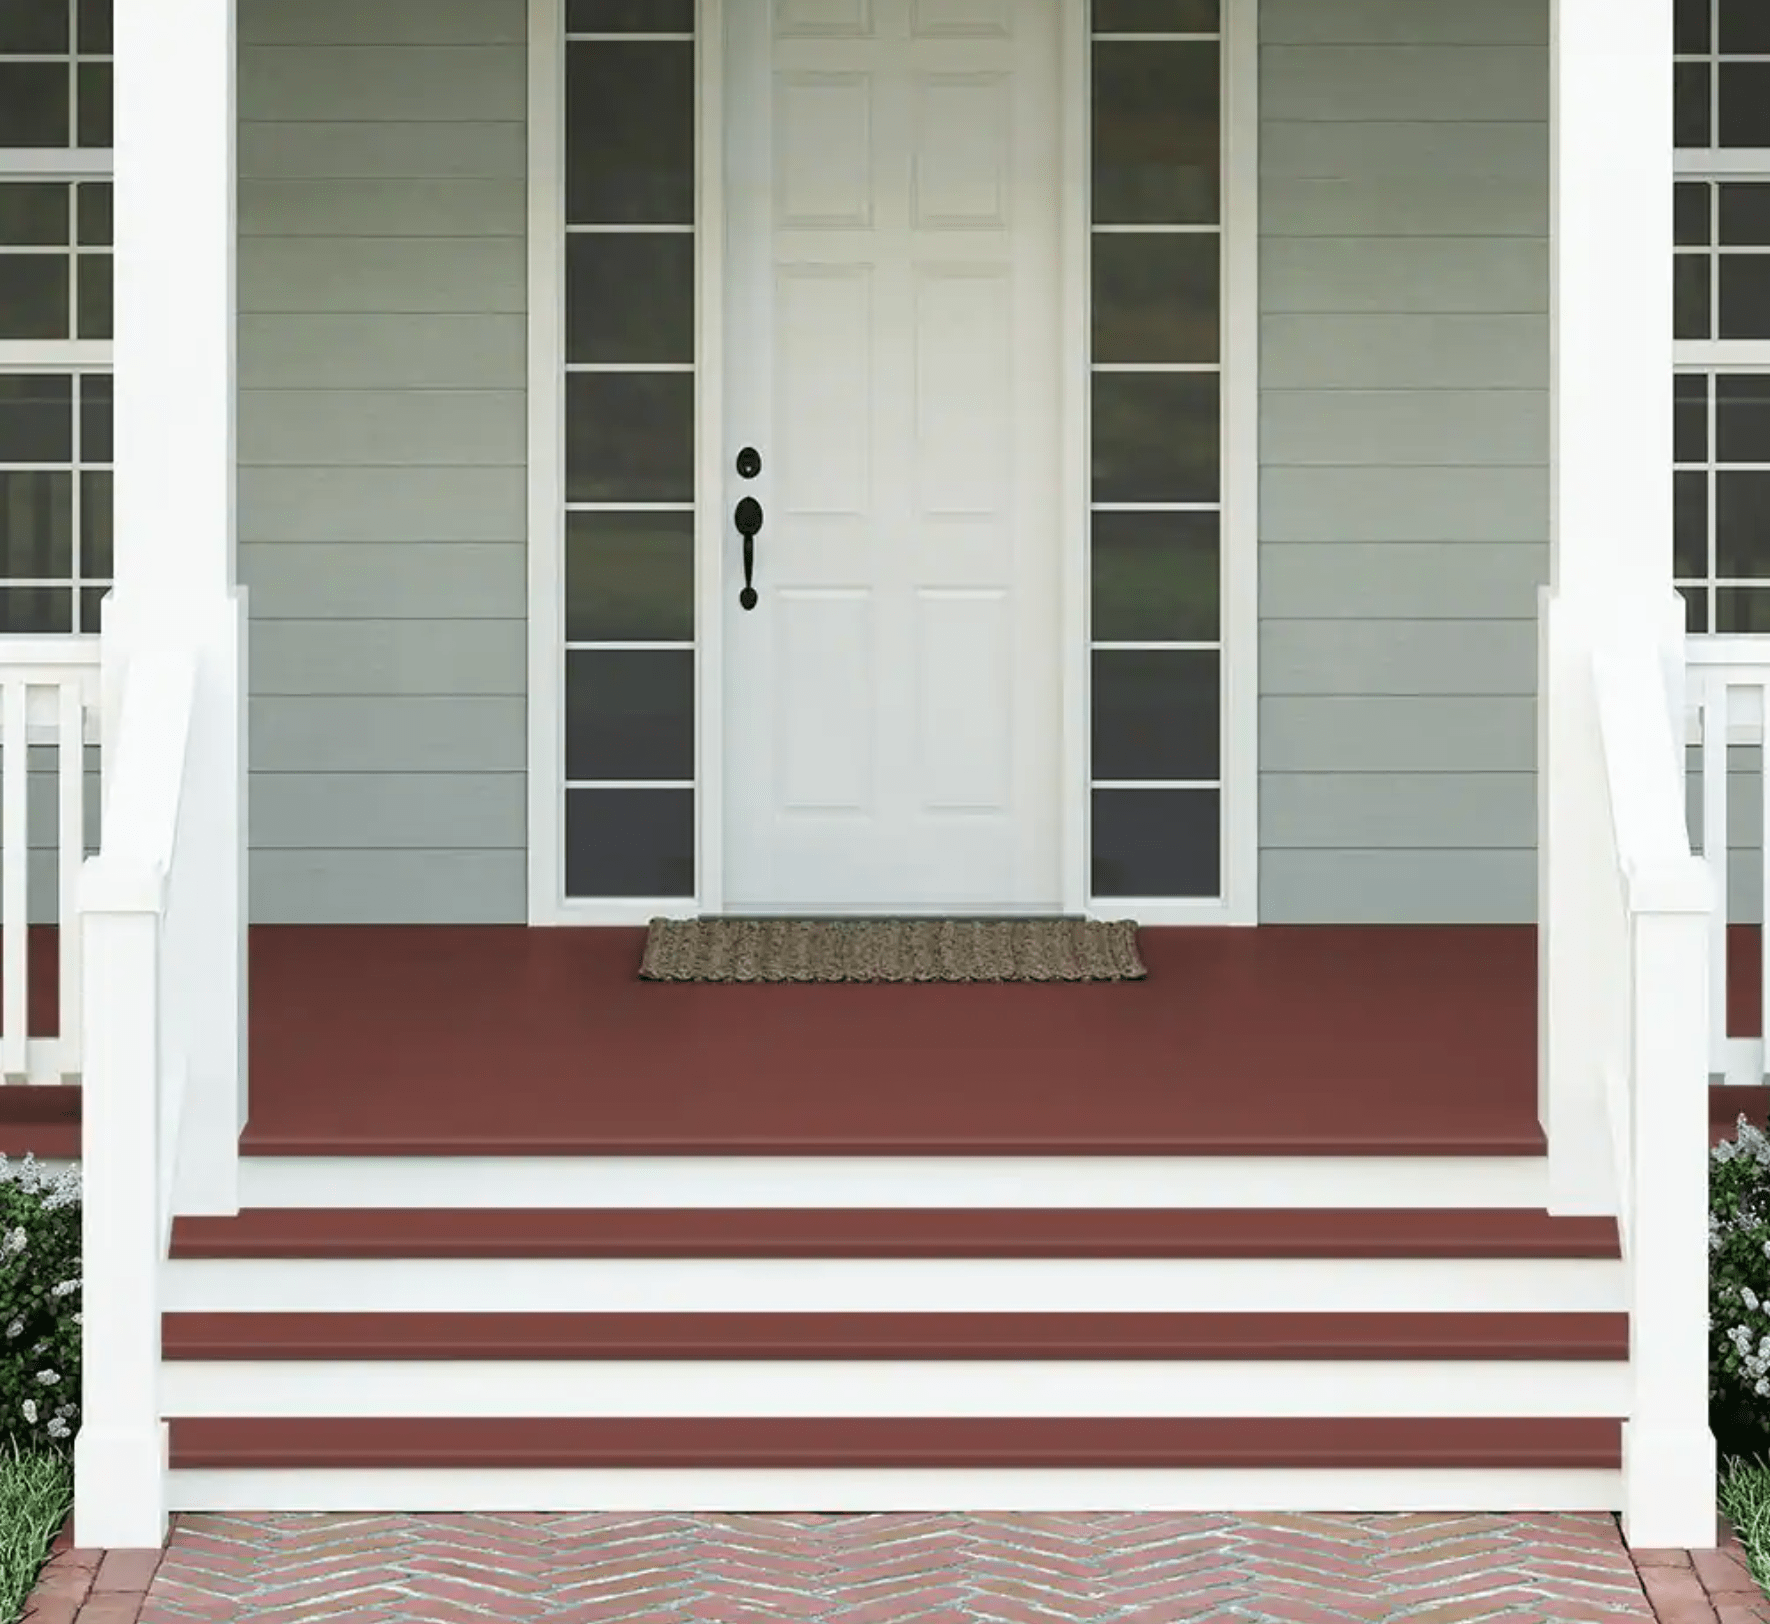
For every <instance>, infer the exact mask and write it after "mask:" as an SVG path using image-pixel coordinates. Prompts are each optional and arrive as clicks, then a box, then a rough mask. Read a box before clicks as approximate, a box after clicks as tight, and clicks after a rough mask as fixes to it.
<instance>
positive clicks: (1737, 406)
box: [1715, 373, 1770, 462]
mask: <svg viewBox="0 0 1770 1624" xmlns="http://www.w3.org/2000/svg"><path fill="white" fill-rule="evenodd" d="M1715 460H1716V461H1717V462H1770V377H1766V376H1762V375H1758V376H1753V375H1751V374H1749V373H1723V374H1722V375H1721V376H1720V377H1718V378H1716V379H1715Z"/></svg>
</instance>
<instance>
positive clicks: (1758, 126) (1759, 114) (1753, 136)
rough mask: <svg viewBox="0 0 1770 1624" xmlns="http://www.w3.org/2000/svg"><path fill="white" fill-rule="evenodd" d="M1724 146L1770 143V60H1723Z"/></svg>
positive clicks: (1722, 110) (1722, 141) (1722, 105)
mask: <svg viewBox="0 0 1770 1624" xmlns="http://www.w3.org/2000/svg"><path fill="white" fill-rule="evenodd" d="M1720 71H1721V132H1720V133H1721V139H1720V142H1719V145H1721V146H1723V147H1770V62H1723V63H1722V64H1721V65H1720Z"/></svg>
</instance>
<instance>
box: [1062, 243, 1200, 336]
mask: <svg viewBox="0 0 1770 1624" xmlns="http://www.w3.org/2000/svg"><path fill="white" fill-rule="evenodd" d="M1220 250H1221V244H1220V241H1219V238H1218V235H1217V233H1216V232H1214V231H1209V232H1177V233H1172V232H1161V233H1153V232H1142V231H1133V232H1096V233H1095V234H1094V279H1093V284H1094V285H1093V291H1092V299H1093V304H1094V350H1093V354H1094V359H1095V360H1096V361H1193V362H1209V361H1215V360H1216V359H1217V356H1218V350H1219V343H1218V334H1219V323H1220V317H1219V314H1218V298H1219V290H1218V280H1219V272H1218V259H1219V255H1220Z"/></svg>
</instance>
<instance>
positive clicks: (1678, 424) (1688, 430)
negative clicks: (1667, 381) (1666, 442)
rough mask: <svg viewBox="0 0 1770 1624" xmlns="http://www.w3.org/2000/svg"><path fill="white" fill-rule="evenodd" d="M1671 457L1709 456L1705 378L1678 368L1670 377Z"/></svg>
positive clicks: (1702, 459)
mask: <svg viewBox="0 0 1770 1624" xmlns="http://www.w3.org/2000/svg"><path fill="white" fill-rule="evenodd" d="M1672 446H1673V450H1672V458H1673V460H1674V461H1676V462H1707V461H1708V457H1709V380H1708V378H1707V376H1706V375H1704V374H1702V373H1699V372H1680V373H1679V374H1677V376H1676V377H1675V378H1674V379H1673V380H1672Z"/></svg>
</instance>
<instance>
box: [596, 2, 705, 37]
mask: <svg viewBox="0 0 1770 1624" xmlns="http://www.w3.org/2000/svg"><path fill="white" fill-rule="evenodd" d="M565 26H566V32H567V33H571V34H692V33H693V32H694V0H565Z"/></svg>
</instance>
